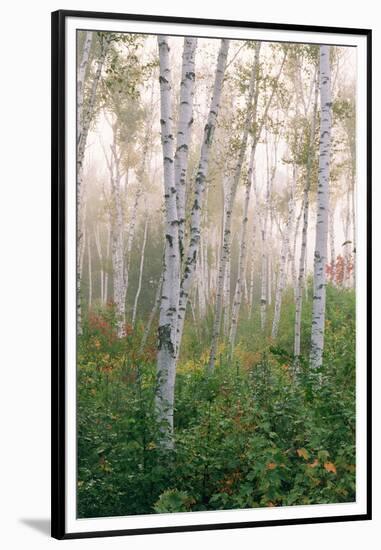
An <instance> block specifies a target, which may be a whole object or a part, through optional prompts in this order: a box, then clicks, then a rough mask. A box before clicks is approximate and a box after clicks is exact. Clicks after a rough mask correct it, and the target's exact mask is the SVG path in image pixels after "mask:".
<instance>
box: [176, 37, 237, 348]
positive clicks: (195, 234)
mask: <svg viewBox="0 0 381 550" xmlns="http://www.w3.org/2000/svg"><path fill="white" fill-rule="evenodd" d="M228 51H229V40H221V46H220V50H219V53H218V59H217V67H216V73H215V80H214V87H213V93H212V98H211V102H210V110H209V114H208V120H207V122H206V125H205V128H204V136H203V142H202V145H201V152H200V162H199V166H198V170H197V175H196V182H195V191H194V201H193V206H192V210H191V220H190V241H189V246H188V249H187V254H186V258H185V262H184V273H183V277H182V281H181V290H180V302H179V318H178V326H177V338H176V349H177V353H178V352H179V350H180V345H181V338H182V334H183V329H184V320H185V314H186V308H187V302H188V296H189V293H190V290H191V287H192V283H193V280H194V276H195V272H196V264H197V255H198V248H199V243H200V233H201V219H202V211H203V199H204V194H205V186H206V178H207V175H208V169H209V158H210V152H211V147H212V143H213V136H214V131H215V127H216V123H217V117H218V112H219V107H220V99H221V94H222V87H223V81H224V76H225V68H226V60H227V56H228Z"/></svg>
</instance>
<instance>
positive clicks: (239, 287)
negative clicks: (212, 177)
mask: <svg viewBox="0 0 381 550" xmlns="http://www.w3.org/2000/svg"><path fill="white" fill-rule="evenodd" d="M256 145H257V143H256V139H255V137H254V139H253V145H252V147H251V152H250V160H249V169H248V175H247V182H246V189H245V199H244V206H243V217H242V225H241V239H240V247H239V250H240V253H239V257H238V274H237V281H236V286H235V292H234V298H233V307H232V316H231V325H230V334H229V343H230V357H231V358H232V356H233V352H234V346H235V340H236V335H237V325H238V318H239V312H240V308H241V302H242V292H243V284H244V268H245V265H246V256H247V242H246V235H247V222H248V214H249V203H250V196H251V186H252V180H253V171H254V159H255V151H256Z"/></svg>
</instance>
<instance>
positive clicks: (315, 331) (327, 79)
mask: <svg viewBox="0 0 381 550" xmlns="http://www.w3.org/2000/svg"><path fill="white" fill-rule="evenodd" d="M329 55H330V47H329V46H326V45H322V46H320V112H321V121H320V146H319V147H320V150H319V181H318V190H317V220H316V239H315V255H314V293H313V301H312V331H311V353H310V362H311V367H312V368H314V369H316V368H319V367H321V365H322V361H323V351H324V324H325V300H326V264H327V236H328V214H329V173H330V146H331V72H330V60H329Z"/></svg>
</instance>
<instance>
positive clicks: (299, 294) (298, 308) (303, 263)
mask: <svg viewBox="0 0 381 550" xmlns="http://www.w3.org/2000/svg"><path fill="white" fill-rule="evenodd" d="M318 91H319V87H318V81H317V77H316V75H315V101H314V108H313V114H312V121H311V131H310V135H309V141H308V154H307V174H306V183H305V186H304V191H303V205H304V206H303V227H302V239H301V247H300V257H299V271H298V281H297V287H296V299H295V328H294V355H295V358H296V364H297V363H298V362H299V356H300V337H301V329H302V309H303V287H304V286H305V290H306V298H308V294H307V293H308V284H306V281H305V278H306V273H307V235H308V217H309V193H310V187H311V176H312V165H313V160H314V158H315V155H314V142H315V131H316V117H317V102H318Z"/></svg>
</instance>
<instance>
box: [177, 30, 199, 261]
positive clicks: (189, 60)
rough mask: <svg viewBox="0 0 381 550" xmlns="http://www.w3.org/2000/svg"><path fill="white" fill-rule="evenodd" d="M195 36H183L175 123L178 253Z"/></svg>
mask: <svg viewBox="0 0 381 550" xmlns="http://www.w3.org/2000/svg"><path fill="white" fill-rule="evenodd" d="M196 47H197V38H191V37H187V36H186V37H184V48H183V58H182V70H181V83H180V105H179V115H178V124H177V143H176V153H175V186H176V201H177V214H178V218H179V246H180V253H181V256H183V252H184V227H185V204H186V178H187V166H188V151H189V145H190V138H191V129H192V124H193V96H194V85H195V76H196V74H195V54H196Z"/></svg>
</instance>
